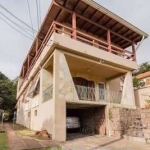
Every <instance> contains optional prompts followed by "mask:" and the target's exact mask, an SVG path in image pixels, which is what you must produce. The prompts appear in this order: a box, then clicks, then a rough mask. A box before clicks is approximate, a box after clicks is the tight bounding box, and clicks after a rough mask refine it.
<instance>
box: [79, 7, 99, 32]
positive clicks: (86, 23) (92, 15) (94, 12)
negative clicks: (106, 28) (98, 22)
mask: <svg viewBox="0 0 150 150" xmlns="http://www.w3.org/2000/svg"><path fill="white" fill-rule="evenodd" d="M96 13H97V10H96V11H95V12H94V13H93V14H92V15H91V17H90V18H89V19H91V20H92V18H93V16H94V15H95V14H96ZM87 23H88V22H86V23H85V24H84V25H83V26H82V27H81V29H83V27H84V26H85V25H86V24H87ZM89 29H91V26H90V28H89ZM89 29H88V31H87V32H89Z"/></svg>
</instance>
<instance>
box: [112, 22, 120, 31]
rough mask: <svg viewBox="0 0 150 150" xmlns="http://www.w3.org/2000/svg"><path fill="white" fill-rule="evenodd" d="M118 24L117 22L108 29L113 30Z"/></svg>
mask: <svg viewBox="0 0 150 150" xmlns="http://www.w3.org/2000/svg"><path fill="white" fill-rule="evenodd" d="M118 24H119V22H117V23H115V24H114V25H113V26H112V27H111V28H110V29H111V30H113V29H114V27H116V26H117V25H118Z"/></svg>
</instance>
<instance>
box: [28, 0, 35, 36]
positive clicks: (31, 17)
mask: <svg viewBox="0 0 150 150" xmlns="http://www.w3.org/2000/svg"><path fill="white" fill-rule="evenodd" d="M27 3H28V11H29V16H30V21H31V27H32V31H33V37H34V29H33V22H32V16H31V10H30V3H29V0H27Z"/></svg>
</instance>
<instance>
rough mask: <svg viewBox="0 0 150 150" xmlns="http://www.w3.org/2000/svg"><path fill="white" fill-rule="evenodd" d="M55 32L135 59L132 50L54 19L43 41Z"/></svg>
mask: <svg viewBox="0 0 150 150" xmlns="http://www.w3.org/2000/svg"><path fill="white" fill-rule="evenodd" d="M53 32H56V33H58V34H62V35H64V36H68V37H70V38H72V39H75V40H78V41H80V42H83V43H86V44H89V45H90V46H94V47H96V48H99V49H101V50H104V51H107V52H109V53H112V54H114V55H118V56H120V57H123V58H126V59H129V60H132V61H135V60H136V58H135V57H136V55H135V53H134V52H131V51H129V50H126V49H123V48H121V47H118V46H116V45H113V44H112V43H111V42H109V40H108V41H105V40H104V39H100V38H97V37H95V36H94V35H91V34H87V32H83V31H80V30H75V29H73V28H71V27H69V26H66V25H64V24H62V23H58V22H56V21H53V23H52V25H51V27H50V29H49V31H48V33H47V37H46V38H45V39H47V40H45V41H44V43H45V45H46V43H47V42H48V40H49V38H50V37H51V35H52V33H53Z"/></svg>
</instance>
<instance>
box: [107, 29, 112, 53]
mask: <svg viewBox="0 0 150 150" xmlns="http://www.w3.org/2000/svg"><path fill="white" fill-rule="evenodd" d="M110 34H111V33H110V30H107V43H108V51H109V52H110V53H111V35H110Z"/></svg>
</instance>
